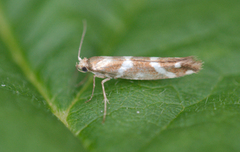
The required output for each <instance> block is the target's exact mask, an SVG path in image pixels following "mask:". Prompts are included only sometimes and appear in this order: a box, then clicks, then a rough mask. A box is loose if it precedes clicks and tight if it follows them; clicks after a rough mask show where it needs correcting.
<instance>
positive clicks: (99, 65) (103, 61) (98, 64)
mask: <svg viewBox="0 0 240 152" xmlns="http://www.w3.org/2000/svg"><path fill="white" fill-rule="evenodd" d="M109 63H112V59H111V58H105V59H103V60H101V61H99V62H98V63H96V66H95V68H96V67H98V68H99V67H101V68H104V67H106V66H107V65H108V64H109ZM95 68H94V70H96V69H95Z"/></svg>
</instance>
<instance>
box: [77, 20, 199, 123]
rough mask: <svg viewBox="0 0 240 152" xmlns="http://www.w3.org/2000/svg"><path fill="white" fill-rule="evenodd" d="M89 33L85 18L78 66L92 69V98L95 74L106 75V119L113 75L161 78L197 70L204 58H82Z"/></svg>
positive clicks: (88, 70)
mask: <svg viewBox="0 0 240 152" xmlns="http://www.w3.org/2000/svg"><path fill="white" fill-rule="evenodd" d="M85 33H86V22H84V28H83V33H82V38H81V41H80V46H79V50H78V61H79V62H78V63H77V64H76V68H77V70H78V71H80V72H83V73H85V72H92V73H93V74H94V75H93V89H92V95H91V97H90V99H89V100H87V101H86V102H89V101H90V100H91V99H92V97H93V94H94V89H95V78H96V77H98V78H104V79H103V80H102V82H101V84H102V90H103V97H104V113H103V122H104V121H105V119H106V115H107V103H109V101H108V99H107V96H106V92H105V88H104V83H105V82H107V81H109V80H110V79H118V78H121V79H129V80H158V79H168V78H177V77H182V76H185V75H189V74H193V73H197V72H198V71H199V70H200V69H201V66H202V62H201V61H197V60H195V58H194V57H192V56H189V57H163V58H161V57H133V56H94V57H91V58H89V59H87V58H83V59H82V58H81V57H80V52H81V48H82V43H83V39H84V36H85Z"/></svg>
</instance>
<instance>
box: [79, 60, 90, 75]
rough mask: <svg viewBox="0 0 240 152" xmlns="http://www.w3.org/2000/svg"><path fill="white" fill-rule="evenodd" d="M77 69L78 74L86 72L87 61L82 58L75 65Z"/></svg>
mask: <svg viewBox="0 0 240 152" xmlns="http://www.w3.org/2000/svg"><path fill="white" fill-rule="evenodd" d="M77 69H78V71H80V72H87V71H88V69H89V67H88V59H87V58H84V59H82V60H80V61H79V63H78V64H77Z"/></svg>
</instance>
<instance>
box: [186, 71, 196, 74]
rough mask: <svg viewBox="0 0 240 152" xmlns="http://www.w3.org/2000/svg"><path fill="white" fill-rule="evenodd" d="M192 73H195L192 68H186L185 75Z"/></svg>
mask: <svg viewBox="0 0 240 152" xmlns="http://www.w3.org/2000/svg"><path fill="white" fill-rule="evenodd" d="M193 73H195V72H194V71H193V70H187V71H186V74H187V75H189V74H193Z"/></svg>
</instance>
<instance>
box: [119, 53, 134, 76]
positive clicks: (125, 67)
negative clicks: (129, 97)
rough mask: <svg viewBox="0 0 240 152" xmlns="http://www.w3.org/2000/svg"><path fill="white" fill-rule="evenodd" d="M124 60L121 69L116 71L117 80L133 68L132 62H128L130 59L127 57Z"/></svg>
mask: <svg viewBox="0 0 240 152" xmlns="http://www.w3.org/2000/svg"><path fill="white" fill-rule="evenodd" d="M124 58H125V61H124V62H123V63H122V66H121V68H119V69H118V75H117V77H118V78H120V77H122V76H123V73H124V72H125V71H127V70H128V69H130V68H132V67H133V62H132V61H131V60H130V59H131V58H132V57H131V56H127V57H124Z"/></svg>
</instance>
